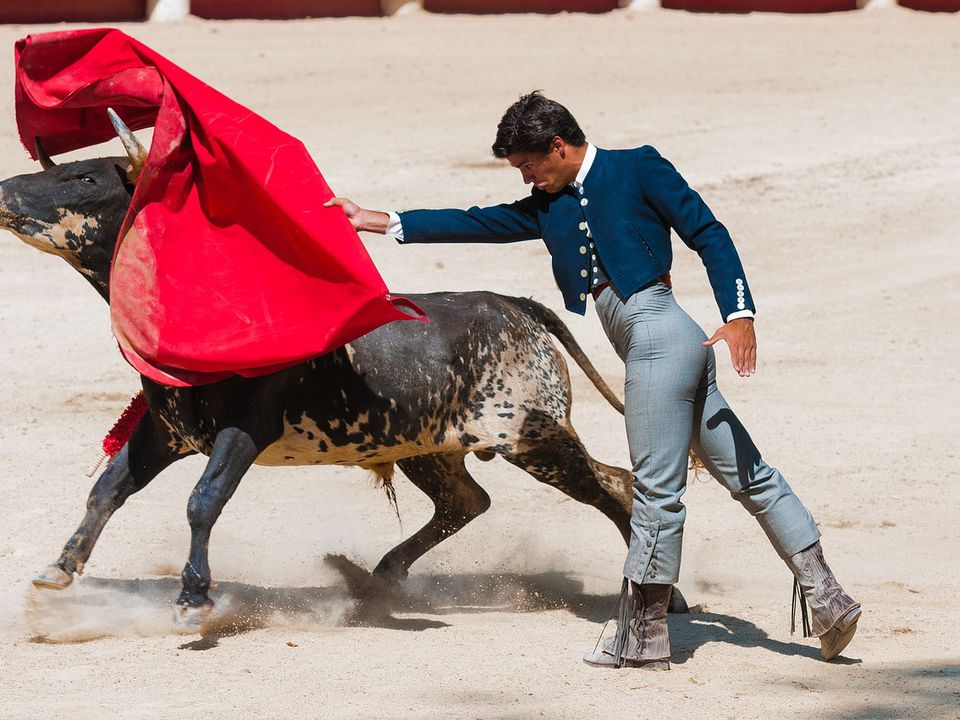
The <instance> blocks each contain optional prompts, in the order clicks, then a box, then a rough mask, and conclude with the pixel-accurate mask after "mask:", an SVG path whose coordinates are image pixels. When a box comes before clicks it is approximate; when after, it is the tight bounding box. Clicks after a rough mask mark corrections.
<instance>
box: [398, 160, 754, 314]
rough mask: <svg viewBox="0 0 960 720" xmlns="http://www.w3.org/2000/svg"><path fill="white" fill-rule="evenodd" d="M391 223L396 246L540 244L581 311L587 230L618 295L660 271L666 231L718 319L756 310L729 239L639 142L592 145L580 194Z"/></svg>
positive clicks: (420, 214) (664, 265)
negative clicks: (624, 146)
mask: <svg viewBox="0 0 960 720" xmlns="http://www.w3.org/2000/svg"><path fill="white" fill-rule="evenodd" d="M400 220H401V223H402V226H403V242H404V244H406V243H436V242H516V241H518V240H530V239H533V238H538V237H539V238H543V242H544V243H545V244H546V246H547V249H548V250H549V251H550V254H551V256H552V257H553V274H554V277H555V278H556V281H557V285H558V286H559V287H560V292H562V293H563V301H564V304H565V305H566V307H567V309H568V310H571V311H572V312H576V313H580V314H581V315H583V314H585V312H586V307H587V303H586V299H587V294H588V292H589V288H588V282H589V278H588V276H589V266H588V265H589V259H588V255H587V245H588V244H589V243H588V240H587V237H586V231H587V227H588V226H589V229H590V232H591V234H592V235H593V240H594V243H595V244H596V249H597V253H598V254H599V256H600V261H601V262H602V263H603V269H604V271H605V272H606V274H607V277H609V278H610V282H611V283H612V284H613V286H614V288H615V290H616V291H617V294H618V295H619V296H620V297H622V298H626V297H629V296H630V295H632V294H633V293H634V292H636V291H637V290H639V289H640V288H641V287H643V286H644V285H647V284H648V283H650V282H651V281H653V280H654V279H656V278H658V277H659V276H661V275H664V274H666V273H668V272H669V271H670V266H671V264H672V262H673V250H672V247H671V244H670V228H671V227H672V228H674V229H675V230H676V231H677V234H678V235H679V236H680V237H681V239H682V240H683V241H684V243H686V244H687V246H689V247H690V248H692V249H694V250H696V251H697V253H698V254H699V255H700V258H701V260H702V261H703V264H704V266H705V267H706V270H707V276H708V277H709V279H710V284H711V286H712V287H713V294H714V297H715V298H716V301H717V305H718V306H719V308H720V314H721V315H722V316H723V319H724V321H726V319H727V317H728V316H729V315H730V314H731V313H735V312H737V311H740V310H751V311H754V312H755V311H756V308H755V307H754V304H753V298H752V297H751V295H750V289H749V287H748V286H747V281H746V276H745V274H744V272H743V265H742V264H741V263H740V257H739V256H738V255H737V250H736V248H735V247H734V246H733V240H731V238H730V233H728V232H727V229H726V228H725V227H724V226H723V225H722V224H721V223H720V222H719V221H718V220H717V219H716V218H715V217H714V216H713V213H712V212H710V208H708V207H707V206H706V204H705V203H704V202H703V200H702V199H701V198H700V196H699V195H698V194H697V193H696V192H695V191H694V190H692V189H691V188H690V186H689V185H687V183H686V181H685V180H684V179H683V178H682V177H681V176H680V173H678V172H677V170H676V168H674V167H673V165H671V164H670V162H669V161H667V160H666V159H665V158H663V157H662V156H661V155H660V153H658V152H657V151H656V150H655V149H654V148H652V147H650V146H649V145H647V146H644V147H641V148H637V149H634V150H600V149H598V150H597V156H596V158H595V159H594V161H593V165H592V166H591V167H590V171H589V172H588V173H587V176H586V177H585V178H584V181H583V194H582V195H581V194H580V193H578V192H577V191H576V190H575V189H573V188H572V187H568V188H567V189H565V190H564V191H562V192H560V193H556V194H550V193H546V192H544V191H542V190H538V189H536V188H534V189H533V190H532V192H531V193H530V196H529V197H526V198H523V199H522V200H518V201H517V202H514V203H508V204H503V205H494V206H492V207H486V208H480V207H472V208H470V209H469V210H411V211H407V212H403V213H400ZM582 270H587V271H588V272H587V273H585V274H584V273H581V271H582Z"/></svg>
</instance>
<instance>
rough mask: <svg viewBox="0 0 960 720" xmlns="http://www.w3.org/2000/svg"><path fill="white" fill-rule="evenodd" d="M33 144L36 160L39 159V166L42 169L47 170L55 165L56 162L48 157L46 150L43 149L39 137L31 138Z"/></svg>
mask: <svg viewBox="0 0 960 720" xmlns="http://www.w3.org/2000/svg"><path fill="white" fill-rule="evenodd" d="M33 146H34V148H35V149H36V152H37V160H39V161H40V167H42V168H43V169H44V170H49V169H50V168H52V167H56V165H57V164H56V163H55V162H54V161H53V160H51V159H50V156H49V155H47V151H46V150H44V149H43V143H42V142H40V138H38V137H35V138H34V139H33Z"/></svg>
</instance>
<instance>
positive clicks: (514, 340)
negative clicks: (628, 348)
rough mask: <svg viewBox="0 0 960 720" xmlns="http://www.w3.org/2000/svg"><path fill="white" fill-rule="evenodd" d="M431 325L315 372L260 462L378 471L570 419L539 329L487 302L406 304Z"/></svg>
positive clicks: (500, 443)
mask: <svg viewBox="0 0 960 720" xmlns="http://www.w3.org/2000/svg"><path fill="white" fill-rule="evenodd" d="M407 297H408V298H409V299H410V300H412V301H413V302H415V303H417V304H418V305H419V306H420V307H421V308H423V310H424V311H425V312H426V314H427V316H428V317H429V318H430V322H428V323H424V322H395V323H391V324H389V325H386V326H383V327H381V328H378V329H377V330H375V331H373V332H371V333H369V334H367V335H365V336H363V337H362V338H359V339H358V340H356V341H354V342H353V343H351V344H350V345H348V346H347V347H346V348H345V351H344V358H345V359H346V362H345V364H344V365H343V366H340V367H336V368H330V367H315V368H312V370H311V371H310V372H308V373H306V375H305V377H304V378H303V380H302V381H300V382H298V385H299V386H300V387H301V389H300V391H299V392H298V393H296V395H295V396H293V397H292V398H291V401H290V403H289V405H290V406H289V407H288V408H287V411H286V413H285V417H284V428H283V434H282V437H281V438H280V439H279V440H278V441H277V442H275V443H274V444H273V445H271V446H270V447H269V448H267V450H266V451H265V452H264V453H262V454H261V456H260V458H259V459H258V463H260V464H269V465H289V464H344V465H367V466H371V465H376V464H379V463H383V462H395V461H396V460H398V459H401V458H403V457H409V456H411V455H418V454H425V453H433V452H458V451H464V452H469V451H474V450H478V449H487V448H493V449H500V450H502V449H505V448H507V446H509V445H510V444H511V443H515V442H516V441H517V439H518V438H519V437H520V436H521V435H522V433H523V426H524V423H525V422H526V421H527V420H528V418H529V417H530V416H531V414H536V415H537V416H538V417H541V418H542V417H545V416H546V417H553V418H556V419H557V420H563V419H565V418H566V415H567V413H568V409H569V380H568V376H567V372H566V366H565V364H564V362H563V360H562V358H561V357H560V355H559V353H558V351H557V349H556V347H555V345H554V344H553V342H552V341H551V339H550V336H549V334H548V333H547V332H546V330H545V329H544V328H543V327H542V326H541V325H539V324H538V323H537V322H536V321H534V320H533V319H532V318H531V317H530V316H529V315H528V314H526V313H524V312H523V311H522V310H521V309H519V308H518V307H517V306H515V305H514V304H512V303H511V302H510V301H509V300H508V299H507V298H504V297H502V296H499V295H496V294H494V293H488V292H469V293H431V294H426V295H409V296H407Z"/></svg>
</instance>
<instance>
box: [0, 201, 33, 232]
mask: <svg viewBox="0 0 960 720" xmlns="http://www.w3.org/2000/svg"><path fill="white" fill-rule="evenodd" d="M26 224H27V218H25V217H23V215H15V214H14V213H12V212H10V211H9V210H7V209H6V208H3V207H0V228H3V229H5V230H12V231H13V232H16V231H17V230H18V229H20V228H22V227H23V226H24V225H26Z"/></svg>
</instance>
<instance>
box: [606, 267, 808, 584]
mask: <svg viewBox="0 0 960 720" xmlns="http://www.w3.org/2000/svg"><path fill="white" fill-rule="evenodd" d="M596 306H597V314H598V315H599V316H600V322H601V323H602V324H603V329H604V331H605V332H606V334H607V337H608V338H609V339H610V342H611V343H612V344H613V347H614V349H615V350H616V351H617V354H618V355H619V356H620V358H621V359H622V360H623V362H624V365H625V369H626V380H625V383H624V404H625V406H626V412H625V415H626V424H627V442H628V445H629V448H630V460H631V462H632V464H633V476H634V481H633V516H632V518H631V529H632V534H631V538H630V549H629V550H628V552H627V560H626V563H625V564H624V568H623V574H624V576H625V577H628V578H630V579H631V580H633V581H634V582H637V583H657V584H668V583H675V582H677V580H678V576H679V572H680V550H681V542H682V539H683V521H684V518H685V516H686V508H685V507H684V506H683V503H682V502H681V498H682V496H683V493H684V490H686V484H687V456H688V453H689V451H690V450H691V449H692V450H693V451H694V452H695V453H696V454H697V456H698V457H699V458H700V460H701V461H702V462H703V464H704V466H705V467H706V469H707V470H708V471H709V473H710V474H711V475H712V476H713V477H714V478H716V480H717V481H719V482H720V483H722V484H723V485H724V487H726V488H727V490H729V491H730V494H731V495H732V496H733V497H734V498H735V499H737V500H739V501H740V503H741V504H742V505H743V506H744V507H745V508H746V509H747V510H748V511H749V512H750V514H751V515H753V516H754V517H755V518H756V519H757V521H758V522H759V523H760V526H761V527H762V528H763V530H764V532H765V533H766V534H767V537H768V538H769V539H770V542H771V543H772V544H773V547H774V548H775V549H776V551H777V552H778V553H779V554H780V556H781V557H782V558H784V559H786V558H788V557H790V556H791V555H794V554H795V553H798V552H800V551H801V550H803V549H804V548H806V547H809V546H810V545H812V544H813V543H815V542H816V541H817V540H818V539H819V538H820V531H819V530H818V529H817V526H816V523H815V522H814V520H813V516H812V515H811V514H810V511H809V510H807V508H805V507H804V506H803V504H802V503H801V502H800V500H799V499H798V498H797V496H796V495H795V494H794V493H793V490H791V489H790V486H789V485H787V483H786V481H785V480H784V479H783V476H782V475H781V474H780V472H779V471H778V470H777V469H776V468H773V467H771V466H770V465H768V464H767V463H766V462H764V460H763V458H761V457H760V451H759V450H757V447H756V445H754V444H753V441H752V440H751V439H750V435H748V434H747V431H746V430H745V429H744V427H743V425H741V424H740V421H739V420H737V416H736V415H734V413H733V411H732V410H731V409H730V406H729V405H727V402H726V400H724V399H723V395H721V394H720V391H719V390H718V389H717V380H716V361H715V357H714V352H713V348H705V347H703V345H702V343H703V341H704V340H706V336H705V335H704V333H703V331H702V330H701V329H700V327H699V326H698V325H697V324H696V323H695V322H694V321H693V319H692V318H691V317H690V316H689V315H687V314H686V313H685V312H684V311H683V309H681V307H680V306H679V305H678V304H677V302H676V300H675V299H674V297H673V291H672V290H671V289H670V288H668V287H667V286H666V285H664V284H663V283H656V284H655V285H651V286H649V287H646V288H644V289H642V290H640V291H638V292H637V293H635V294H634V295H632V296H630V297H629V298H627V299H625V300H621V299H620V298H619V297H617V295H616V293H615V292H614V291H613V289H612V288H607V289H605V290H603V292H602V294H601V295H600V297H599V298H598V300H597V303H596Z"/></svg>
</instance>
